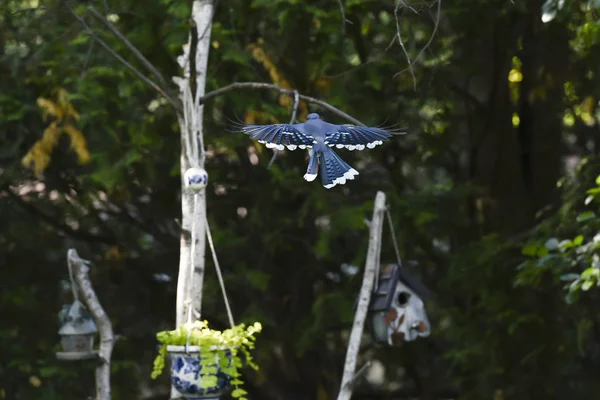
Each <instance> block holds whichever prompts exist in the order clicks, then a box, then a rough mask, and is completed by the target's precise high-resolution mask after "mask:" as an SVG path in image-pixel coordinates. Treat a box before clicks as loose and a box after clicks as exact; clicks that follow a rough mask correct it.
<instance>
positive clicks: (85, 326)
mask: <svg viewBox="0 0 600 400" xmlns="http://www.w3.org/2000/svg"><path fill="white" fill-rule="evenodd" d="M67 307H69V308H68V309H67ZM61 324H62V325H61V327H60V330H59V331H58V334H59V335H86V334H94V333H96V332H98V329H96V324H95V323H94V320H93V319H92V316H91V315H90V313H89V312H88V311H87V310H86V309H85V308H84V306H83V304H81V302H79V301H77V300H76V301H74V302H73V304H71V305H70V306H66V307H65V310H64V312H61Z"/></svg>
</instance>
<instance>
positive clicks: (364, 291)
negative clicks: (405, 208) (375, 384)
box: [337, 192, 385, 400]
mask: <svg viewBox="0 0 600 400" xmlns="http://www.w3.org/2000/svg"><path fill="white" fill-rule="evenodd" d="M384 212H385V193H383V192H377V196H375V205H374V207H373V219H372V220H371V226H370V228H369V248H368V250H367V260H366V262H365V272H364V275H363V282H362V286H361V288H360V296H359V299H358V305H357V307H356V314H355V315H354V323H353V324H352V331H351V332H350V340H349V341H348V350H347V351H346V362H345V363H344V375H343V376H342V384H341V387H340V392H339V394H338V397H337V400H350V397H351V396H352V389H353V388H352V386H353V384H352V382H353V381H354V380H355V377H356V375H355V373H354V371H355V370H356V360H357V358H358V351H359V349H360V339H361V337H362V333H363V329H364V325H365V320H366V319H367V314H368V311H369V303H370V302H371V293H372V292H373V285H374V284H375V277H376V275H377V268H378V267H379V262H380V260H379V258H380V255H381V234H382V231H383V214H384ZM363 372H364V371H363Z"/></svg>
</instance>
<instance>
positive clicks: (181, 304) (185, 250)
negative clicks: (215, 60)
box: [176, 0, 214, 325]
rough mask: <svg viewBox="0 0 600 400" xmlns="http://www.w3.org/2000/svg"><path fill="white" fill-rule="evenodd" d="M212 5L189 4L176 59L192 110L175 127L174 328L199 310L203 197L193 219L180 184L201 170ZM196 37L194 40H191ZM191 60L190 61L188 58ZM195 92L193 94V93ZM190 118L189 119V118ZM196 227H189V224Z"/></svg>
mask: <svg viewBox="0 0 600 400" xmlns="http://www.w3.org/2000/svg"><path fill="white" fill-rule="evenodd" d="M213 8H214V4H213V1H212V0H196V1H194V3H193V9H192V20H193V25H195V26H194V27H193V29H192V34H190V39H189V41H188V45H187V46H188V47H187V49H186V50H185V53H184V55H183V56H182V57H181V59H180V65H181V66H182V67H183V68H184V78H183V79H177V80H176V81H177V82H178V84H179V86H180V90H181V92H180V96H179V97H180V99H181V100H182V102H183V101H184V100H186V99H185V97H186V96H190V95H191V96H192V98H191V99H190V98H188V99H187V100H186V101H189V100H191V104H193V106H192V107H191V109H190V110H189V112H188V110H187V109H185V110H184V114H185V113H188V115H179V126H180V130H181V215H182V223H181V225H182V233H181V239H180V245H181V247H180V250H181V252H180V259H179V277H178V281H177V310H176V324H177V325H180V324H182V323H183V322H185V321H186V320H187V318H188V309H189V307H192V319H196V318H199V317H200V309H201V306H202V281H203V278H204V253H205V243H206V240H205V235H206V226H205V223H204V216H205V214H206V194H205V192H204V191H201V192H200V193H198V194H197V201H196V203H197V204H196V215H194V195H195V193H194V192H192V191H190V190H187V189H186V187H185V185H184V183H183V176H184V174H185V171H187V170H188V169H189V168H190V167H192V166H193V164H194V163H197V166H198V167H200V168H204V155H203V154H204V148H203V146H204V141H203V139H202V135H203V131H202V119H203V118H202V117H203V113H204V106H203V105H201V104H198V103H199V102H198V99H199V98H201V97H202V96H204V93H205V86H206V69H207V63H208V53H209V48H210V33H211V32H210V31H211V24H212V16H213ZM192 35H196V37H195V38H194V37H192ZM191 57H192V58H193V60H192V59H190V58H191ZM186 86H187V87H188V88H190V89H191V88H194V89H195V90H194V91H190V92H186V90H185V88H186ZM194 92H195V93H194ZM189 114H192V115H189ZM193 143H198V145H199V146H200V148H199V159H198V160H190V159H189V158H190V157H189V155H190V154H191V150H192V149H190V144H193ZM194 220H195V221H197V223H195V224H193V223H192V222H193V221H194ZM192 227H193V228H194V232H193V233H194V236H195V239H196V243H195V246H194V247H195V251H194V265H191V259H192V257H191V249H192V242H191V238H192Z"/></svg>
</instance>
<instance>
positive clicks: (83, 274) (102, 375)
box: [67, 249, 115, 400]
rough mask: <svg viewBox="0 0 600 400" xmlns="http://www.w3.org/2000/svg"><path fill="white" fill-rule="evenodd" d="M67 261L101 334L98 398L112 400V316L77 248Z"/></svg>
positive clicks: (97, 381)
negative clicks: (107, 311)
mask: <svg viewBox="0 0 600 400" xmlns="http://www.w3.org/2000/svg"><path fill="white" fill-rule="evenodd" d="M67 262H68V263H69V264H70V266H71V270H72V271H73V276H74V278H75V281H76V282H77V286H78V287H79V291H80V292H81V294H82V295H83V300H84V303H85V305H86V307H87V309H88V310H89V312H90V314H92V317H93V318H94V322H95V323H96V326H97V327H98V333H99V334H100V351H99V354H98V357H99V359H100V360H99V361H100V364H99V365H98V367H97V368H96V400H110V399H111V398H110V357H111V355H112V350H113V347H114V342H115V337H114V334H113V330H112V324H111V322H110V318H108V315H106V312H104V309H103V308H102V305H101V304H100V301H99V300H98V297H97V296H96V292H94V288H92V282H91V281H90V277H89V275H88V270H89V268H88V267H87V265H85V264H86V261H85V260H82V259H81V258H79V255H78V254H77V251H76V250H75V249H69V251H68V252H67Z"/></svg>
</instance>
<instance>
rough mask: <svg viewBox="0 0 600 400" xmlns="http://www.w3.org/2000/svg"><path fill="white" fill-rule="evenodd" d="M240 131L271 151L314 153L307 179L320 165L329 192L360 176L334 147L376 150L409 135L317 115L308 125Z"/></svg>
mask: <svg viewBox="0 0 600 400" xmlns="http://www.w3.org/2000/svg"><path fill="white" fill-rule="evenodd" d="M238 128H239V129H236V131H241V132H242V133H245V134H246V135H248V136H250V137H251V138H252V139H256V140H258V142H259V143H264V144H266V146H267V147H268V148H270V149H272V148H275V149H277V150H283V149H284V147H287V149H288V150H296V149H297V148H299V149H310V150H312V151H311V152H310V159H309V161H308V169H307V170H306V174H304V179H305V180H307V181H308V182H312V181H314V180H315V178H316V177H317V171H318V167H319V164H320V165H321V181H322V183H323V186H324V187H325V188H326V189H330V188H332V187H334V186H335V185H338V184H339V185H343V184H345V183H346V181H348V180H353V179H354V177H355V176H356V175H358V171H356V170H355V169H354V168H352V167H351V166H350V165H348V164H346V162H344V160H342V159H341V158H340V156H338V155H337V154H336V153H335V152H334V151H333V149H332V148H333V147H336V148H338V149H342V148H345V149H348V150H364V149H365V147H367V148H369V149H372V148H374V147H375V146H377V145H379V144H383V141H384V140H388V139H389V138H390V137H392V135H394V134H404V133H406V132H392V131H388V130H385V129H381V128H368V127H362V126H355V125H334V124H330V123H328V122H325V121H323V120H322V119H321V117H320V116H319V114H316V113H312V114H308V117H307V118H306V122H304V123H302V124H273V125H241V126H239V127H238Z"/></svg>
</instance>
